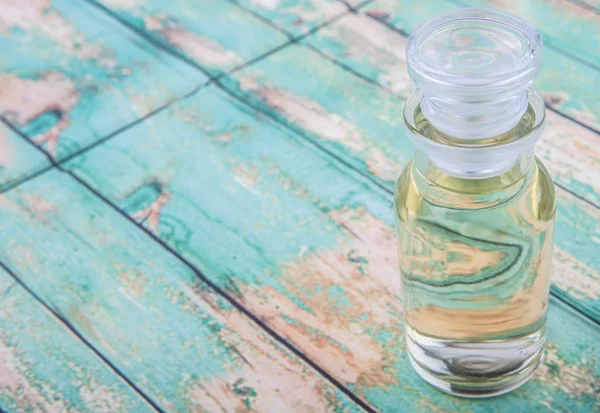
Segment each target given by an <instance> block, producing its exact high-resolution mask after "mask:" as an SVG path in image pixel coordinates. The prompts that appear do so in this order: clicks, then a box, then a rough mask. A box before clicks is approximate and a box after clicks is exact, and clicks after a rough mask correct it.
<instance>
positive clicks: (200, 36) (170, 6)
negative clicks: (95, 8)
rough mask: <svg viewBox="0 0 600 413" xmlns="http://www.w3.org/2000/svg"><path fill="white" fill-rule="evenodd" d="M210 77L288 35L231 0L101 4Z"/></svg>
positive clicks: (122, 0)
mask: <svg viewBox="0 0 600 413" xmlns="http://www.w3.org/2000/svg"><path fill="white" fill-rule="evenodd" d="M97 2H98V3H100V4H103V5H104V6H106V7H108V8H110V9H111V10H113V11H114V12H116V13H117V14H118V16H119V17H121V18H122V19H124V20H125V21H126V22H127V23H129V24H131V25H133V26H135V27H136V28H138V29H140V30H143V31H144V33H145V34H146V35H147V36H150V37H151V38H152V39H154V40H155V41H157V42H159V43H160V44H162V45H163V46H165V47H167V48H169V49H171V50H173V51H175V52H177V53H180V54H181V55H182V56H185V57H186V58H187V59H190V60H192V61H193V62H195V63H196V64H197V65H199V66H200V67H201V68H202V69H203V70H205V71H206V72H207V73H209V74H210V75H211V76H217V75H220V74H223V73H226V72H228V71H231V70H233V69H235V68H237V67H239V66H241V65H243V64H244V63H247V62H249V61H251V60H253V59H256V58H258V57H260V56H261V55H263V54H265V53H268V52H270V51H271V50H273V49H276V48H277V47H280V46H282V45H283V44H285V43H286V42H287V41H288V39H287V37H286V36H285V35H283V34H282V33H280V32H278V31H277V30H275V29H273V28H272V27H271V26H269V25H268V24H266V23H265V22H263V21H262V20H260V19H259V18H257V17H255V16H253V15H252V14H250V13H248V12H245V11H243V10H242V9H240V8H239V7H236V6H235V5H233V4H231V3H230V2H228V1H226V0H201V1H197V0H175V1H173V0H171V1H164V0H139V1H130V0H97Z"/></svg>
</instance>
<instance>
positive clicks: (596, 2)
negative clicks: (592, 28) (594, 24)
mask: <svg viewBox="0 0 600 413" xmlns="http://www.w3.org/2000/svg"><path fill="white" fill-rule="evenodd" d="M577 2H578V3H579V4H583V5H586V6H589V7H590V8H591V9H593V10H598V11H600V0H577Z"/></svg>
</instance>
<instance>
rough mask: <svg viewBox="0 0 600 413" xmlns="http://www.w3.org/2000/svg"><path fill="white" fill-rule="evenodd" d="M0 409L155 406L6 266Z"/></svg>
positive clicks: (0, 292) (1, 285)
mask: <svg viewBox="0 0 600 413" xmlns="http://www.w3.org/2000/svg"><path fill="white" fill-rule="evenodd" d="M0 408H2V409H4V410H5V411H6V410H8V411H21V412H24V411H35V412H90V413H96V412H106V413H111V412H132V413H133V412H136V413H137V412H152V411H154V409H152V408H151V407H150V405H148V404H147V403H146V402H145V401H144V399H142V398H141V397H140V396H139V395H138V394H136V393H135V392H134V391H133V390H132V389H131V388H130V387H129V385H127V383H125V381H124V380H122V379H121V378H120V377H119V376H117V374H116V373H114V372H113V371H112V370H110V369H109V368H108V366H107V365H106V364H105V363H104V362H103V361H102V360H101V359H100V358H98V357H97V356H96V355H95V354H94V353H93V352H92V351H91V350H90V349H89V348H88V347H87V346H86V345H84V344H83V343H82V342H81V341H80V340H79V339H78V338H77V337H76V336H75V335H73V333H71V332H70V331H69V330H68V329H67V328H66V327H65V326H64V324H62V323H61V322H60V321H59V320H58V319H57V318H56V317H54V316H53V315H52V313H50V311H48V310H46V309H45V308H44V307H43V306H42V305H41V304H40V303H39V302H37V301H36V300H35V299H34V298H33V297H32V296H31V295H30V294H29V293H28V292H27V291H26V290H25V289H24V288H23V287H22V286H21V285H19V284H18V283H17V282H16V281H15V280H14V278H12V277H11V276H10V275H9V274H8V273H7V272H6V271H5V270H4V269H3V268H2V267H0Z"/></svg>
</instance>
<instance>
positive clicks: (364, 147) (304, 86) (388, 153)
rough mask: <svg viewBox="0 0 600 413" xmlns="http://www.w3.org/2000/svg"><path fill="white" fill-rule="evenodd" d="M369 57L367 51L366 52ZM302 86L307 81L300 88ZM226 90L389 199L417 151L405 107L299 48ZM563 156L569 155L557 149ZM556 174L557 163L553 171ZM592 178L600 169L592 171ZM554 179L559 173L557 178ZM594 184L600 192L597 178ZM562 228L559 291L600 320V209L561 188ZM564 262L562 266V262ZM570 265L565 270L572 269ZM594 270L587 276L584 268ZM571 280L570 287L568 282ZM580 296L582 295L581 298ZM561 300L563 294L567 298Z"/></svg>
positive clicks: (249, 71)
mask: <svg viewBox="0 0 600 413" xmlns="http://www.w3.org/2000/svg"><path fill="white" fill-rule="evenodd" d="M363 50H364V49H363ZM299 79H302V81H299ZM224 83H225V84H226V87H227V88H229V89H231V90H232V91H233V92H234V93H237V94H239V95H240V96H241V97H242V98H244V99H247V100H249V101H251V102H253V104H254V105H256V106H257V107H260V108H261V110H263V111H265V112H266V113H268V114H269V115H270V116H272V117H274V118H275V119H278V120H279V121H280V122H282V123H284V124H285V125H287V126H288V127H289V128H291V129H293V130H295V131H297V132H298V133H300V134H302V135H303V136H305V137H306V138H307V139H309V140H311V141H312V142H315V143H316V144H318V145H320V146H321V147H324V148H326V149H327V150H328V151H329V152H330V153H332V154H334V155H335V156H337V157H339V158H342V159H344V160H345V162H346V163H347V164H348V165H351V166H352V167H353V168H354V169H357V170H359V171H361V172H362V173H363V174H365V175H367V176H369V177H371V178H372V179H373V180H374V181H375V182H376V183H378V184H380V185H381V186H383V187H385V188H386V189H387V191H388V196H390V197H391V193H392V190H393V186H394V181H395V179H396V177H397V176H398V174H399V173H400V170H401V169H402V167H403V166H404V165H405V164H406V162H407V160H408V159H409V158H410V157H411V156H412V146H411V144H410V143H409V142H408V140H407V138H406V137H405V136H404V129H403V127H402V115H401V114H402V103H403V101H402V100H401V99H399V98H396V97H395V96H392V95H391V94H389V93H387V92H386V91H383V90H381V89H380V88H377V87H373V85H371V84H370V83H368V82H366V81H364V80H362V79H360V78H359V77H357V76H355V75H354V74H352V73H350V72H348V71H345V70H343V69H342V68H340V67H339V66H337V65H336V64H334V63H332V62H330V61H328V60H327V59H324V58H322V57H321V56H319V55H318V54H317V53H315V52H313V51H312V50H310V49H309V48H307V47H303V46H293V47H290V48H287V49H285V50H282V51H280V52H279V53H277V54H276V55H273V56H270V57H268V58H267V59H264V60H262V61H260V62H258V63H257V64H255V65H252V66H251V67H248V68H246V69H244V70H242V71H240V72H238V73H236V74H235V75H234V76H233V77H231V78H228V79H227V80H225V81H224ZM556 150H557V151H558V150H564V147H562V146H558V147H556ZM549 166H550V167H551V168H552V167H553V163H551V162H550V165H549ZM589 167H590V168H592V170H594V169H595V168H597V165H594V164H591V165H589ZM553 171H554V170H553ZM595 177H596V178H595V179H594V176H592V179H594V180H593V181H592V182H591V184H592V185H594V186H596V187H598V186H600V182H597V175H595ZM557 193H558V196H559V197H560V199H561V202H559V204H558V217H559V218H557V219H558V220H559V222H560V225H558V227H557V231H556V233H555V237H556V246H557V247H558V248H557V249H556V250H557V251H558V253H557V255H556V256H557V257H559V254H561V253H564V255H562V256H563V258H564V259H565V265H562V266H561V268H563V269H566V270H567V271H566V272H564V271H561V272H557V273H556V274H555V276H554V280H555V287H554V289H556V288H560V287H559V286H563V288H560V290H561V291H562V292H565V290H564V288H566V289H567V290H566V291H571V292H572V293H570V294H565V297H567V298H568V299H569V300H570V302H572V303H573V305H576V306H577V307H579V308H581V309H582V310H583V311H585V312H587V313H588V314H589V315H590V316H592V317H594V318H596V319H598V320H600V275H599V274H600V261H599V259H598V254H597V253H596V252H595V251H598V249H599V248H600V237H599V234H600V232H599V231H600V227H599V226H598V224H597V222H596V221H595V220H594V218H591V219H590V220H589V221H591V222H590V223H589V224H588V225H580V223H581V221H580V217H581V216H588V215H587V214H589V213H590V212H591V213H593V214H592V215H591V216H592V217H593V216H595V214H597V213H598V209H597V208H595V207H592V206H590V205H589V204H588V203H586V202H584V201H582V200H580V199H578V198H576V197H575V196H573V195H571V194H570V193H568V192H567V191H565V190H563V189H561V188H558V189H557ZM557 259H558V258H557ZM567 261H568V262H569V264H566V262H567ZM584 267H585V268H587V269H588V271H587V272H586V274H587V275H585V276H580V274H581V271H580V270H579V268H584ZM567 280H569V281H567ZM575 291H578V292H577V293H576V292H575ZM561 294H562V293H561Z"/></svg>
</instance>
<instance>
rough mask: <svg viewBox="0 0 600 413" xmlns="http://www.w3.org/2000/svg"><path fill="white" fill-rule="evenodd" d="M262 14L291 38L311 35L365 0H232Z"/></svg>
mask: <svg viewBox="0 0 600 413" xmlns="http://www.w3.org/2000/svg"><path fill="white" fill-rule="evenodd" d="M233 1H235V2H236V3H238V4H241V5H242V6H244V7H246V8H247V9H249V10H252V11H253V12H255V13H258V14H260V15H261V16H262V17H264V18H265V19H267V20H269V21H271V22H272V23H273V24H275V25H277V26H279V27H280V28H282V29H285V31H286V32H287V33H288V34H290V35H291V36H295V37H296V36H301V35H304V34H307V33H310V31H311V30H314V29H315V28H317V27H319V26H320V25H322V24H324V23H326V22H329V21H331V20H334V19H336V18H338V17H340V16H342V15H344V14H345V13H348V6H347V5H349V6H357V5H359V4H360V3H361V2H363V1H364V0H350V1H346V2H345V3H346V4H344V3H343V2H341V1H340V0H233Z"/></svg>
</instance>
